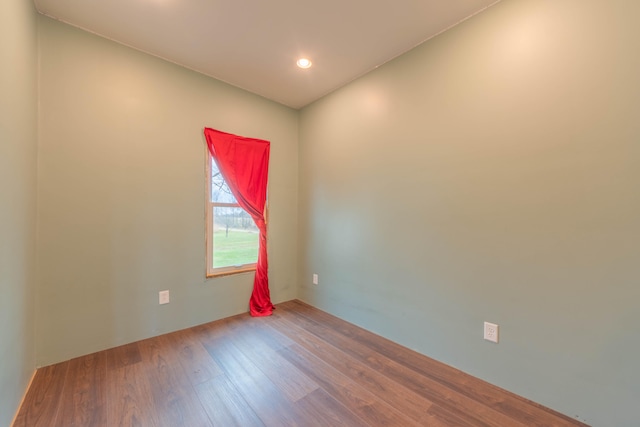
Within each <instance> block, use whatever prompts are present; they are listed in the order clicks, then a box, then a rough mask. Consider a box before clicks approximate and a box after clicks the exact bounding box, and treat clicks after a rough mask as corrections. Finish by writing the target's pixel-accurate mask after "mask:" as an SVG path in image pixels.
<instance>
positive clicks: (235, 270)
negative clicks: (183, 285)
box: [207, 265, 256, 279]
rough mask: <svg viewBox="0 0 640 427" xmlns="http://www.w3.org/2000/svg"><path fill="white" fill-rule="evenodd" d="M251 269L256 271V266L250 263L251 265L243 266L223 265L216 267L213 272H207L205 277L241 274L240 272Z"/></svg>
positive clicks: (246, 271)
mask: <svg viewBox="0 0 640 427" xmlns="http://www.w3.org/2000/svg"><path fill="white" fill-rule="evenodd" d="M251 271H256V266H255V265H251V266H243V267H238V268H236V267H225V268H220V269H217V270H216V271H213V272H207V279H210V278H213V277H223V276H231V275H232V274H242V273H249V272H251Z"/></svg>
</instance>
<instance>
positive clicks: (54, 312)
mask: <svg viewBox="0 0 640 427" xmlns="http://www.w3.org/2000/svg"><path fill="white" fill-rule="evenodd" d="M38 26H39V43H40V44H39V49H40V123H39V132H40V138H39V143H40V147H39V156H40V165H39V177H38V183H39V191H38V197H39V209H38V220H39V250H38V261H39V269H38V271H39V281H38V292H37V321H36V330H37V363H38V365H40V366H42V365H47V364H51V363H54V362H59V361H62V360H66V359H69V358H72V357H75V356H79V355H82V354H86V353H90V352H93V351H96V350H100V349H105V348H108V347H114V346H117V345H119V344H124V343H128V342H132V341H135V340H139V339H141V338H145V337H149V336H152V335H158V334H162V333H165V332H169V331H173V330H177V329H181V328H185V327H189V326H192V325H196V324H201V323H204V322H208V321H211V320H215V319H219V318H223V317H227V316H230V315H234V314H237V313H241V312H246V311H248V301H249V296H250V293H251V288H252V286H253V275H252V274H243V275H235V276H227V277H223V278H218V279H210V280H205V278H204V272H205V256H204V245H205V240H204V235H205V232H204V214H205V172H204V168H205V152H206V151H205V142H204V138H203V136H202V131H203V127H205V126H210V127H214V128H217V129H220V130H223V131H226V132H232V133H237V134H241V135H246V136H252V137H257V138H263V139H268V140H270V141H271V143H272V145H271V163H270V176H269V201H270V220H271V221H270V224H269V233H270V234H269V251H270V265H269V267H270V281H271V295H272V299H273V300H274V302H279V301H283V300H289V299H291V298H293V297H295V295H296V280H297V270H296V266H297V246H296V244H297V209H298V202H297V175H298V170H297V156H298V154H297V145H298V139H297V138H298V128H297V121H298V112H297V111H294V110H291V109H289V108H286V107H283V106H281V105H278V104H276V103H273V102H271V101H267V100H265V99H264V98H260V97H258V96H255V95H252V94H249V93H247V92H245V91H242V90H239V89H237V88H234V87H231V86H229V85H226V84H224V83H221V82H219V81H216V80H214V79H211V78H208V77H205V76H203V75H200V74H198V73H195V72H192V71H189V70H186V69H184V68H181V67H179V66H176V65H174V64H171V63H168V62H166V61H163V60H160V59H158V58H155V57H152V56H149V55H146V54H144V53H141V52H139V51H136V50H133V49H130V48H127V47H124V46H122V45H119V44H116V43H113V42H111V41H108V40H106V39H102V38H100V37H97V36H94V35H91V34H89V33H86V32H84V31H81V30H78V29H75V28H73V27H70V26H68V25H65V24H62V23H59V22H56V21H54V20H51V19H49V18H46V17H40V18H39V23H38ZM164 289H169V290H170V292H171V303H170V304H168V305H163V306H159V305H158V291H161V290H164Z"/></svg>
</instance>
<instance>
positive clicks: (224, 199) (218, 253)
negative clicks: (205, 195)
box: [211, 161, 260, 268]
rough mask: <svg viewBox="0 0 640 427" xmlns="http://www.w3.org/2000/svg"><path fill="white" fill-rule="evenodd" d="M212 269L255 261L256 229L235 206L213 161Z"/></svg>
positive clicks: (257, 237) (256, 249)
mask: <svg viewBox="0 0 640 427" xmlns="http://www.w3.org/2000/svg"><path fill="white" fill-rule="evenodd" d="M211 205H212V209H213V236H212V237H213V254H212V256H213V268H221V267H232V266H240V265H246V264H254V263H256V262H258V246H259V237H260V234H259V230H258V227H256V225H255V223H254V222H253V219H252V218H251V216H249V214H248V213H246V212H245V211H244V209H242V208H241V207H239V205H238V202H237V200H236V198H235V197H234V196H233V194H232V193H231V190H230V189H229V187H228V186H227V183H226V182H225V181H224V179H223V178H222V175H221V174H220V171H219V169H218V166H217V165H216V163H215V161H212V162H211Z"/></svg>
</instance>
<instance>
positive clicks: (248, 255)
mask: <svg viewBox="0 0 640 427" xmlns="http://www.w3.org/2000/svg"><path fill="white" fill-rule="evenodd" d="M259 237H260V236H259V234H258V233H256V232H248V231H241V230H233V229H231V230H229V235H228V236H227V235H226V232H225V231H224V230H221V231H216V232H214V233H213V267H214V268H219V267H229V266H235V265H242V264H251V263H254V262H257V261H258V244H259V242H258V239H259Z"/></svg>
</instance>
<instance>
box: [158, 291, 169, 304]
mask: <svg viewBox="0 0 640 427" xmlns="http://www.w3.org/2000/svg"><path fill="white" fill-rule="evenodd" d="M158 304H169V291H160V292H159V293H158Z"/></svg>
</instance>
